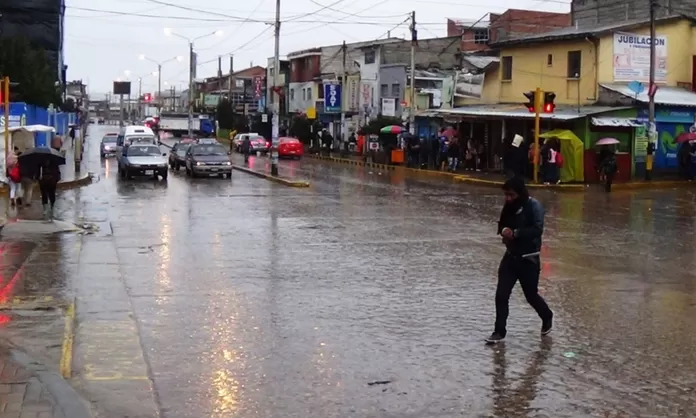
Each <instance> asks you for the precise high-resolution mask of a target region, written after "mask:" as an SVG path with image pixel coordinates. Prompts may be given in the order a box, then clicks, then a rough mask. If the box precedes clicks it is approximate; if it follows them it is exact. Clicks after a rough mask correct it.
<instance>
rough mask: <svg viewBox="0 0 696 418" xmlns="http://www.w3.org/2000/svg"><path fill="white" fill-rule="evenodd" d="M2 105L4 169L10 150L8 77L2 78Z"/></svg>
mask: <svg viewBox="0 0 696 418" xmlns="http://www.w3.org/2000/svg"><path fill="white" fill-rule="evenodd" d="M0 87H2V90H1V91H2V105H3V107H4V111H5V115H4V116H5V163H4V164H3V165H4V166H5V169H7V156H8V153H9V151H10V77H5V78H3V79H2V86H0Z"/></svg>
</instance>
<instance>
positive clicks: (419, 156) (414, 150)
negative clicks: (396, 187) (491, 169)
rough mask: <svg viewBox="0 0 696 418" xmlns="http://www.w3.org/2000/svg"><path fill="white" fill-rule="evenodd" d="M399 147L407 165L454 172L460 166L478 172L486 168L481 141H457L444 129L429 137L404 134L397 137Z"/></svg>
mask: <svg viewBox="0 0 696 418" xmlns="http://www.w3.org/2000/svg"><path fill="white" fill-rule="evenodd" d="M401 148H402V149H404V150H405V152H406V156H407V165H408V166H409V167H411V168H423V169H431V170H443V171H444V170H446V171H451V172H454V171H456V170H458V169H460V168H461V169H463V170H464V171H481V170H482V169H483V168H484V167H486V152H485V148H484V146H483V143H482V142H481V141H477V140H474V139H466V140H460V139H459V138H458V137H457V136H452V135H447V130H446V129H444V128H443V129H441V130H440V131H439V132H438V135H437V136H433V137H431V138H429V139H428V138H419V137H417V136H415V135H411V134H406V135H404V136H402V138H401Z"/></svg>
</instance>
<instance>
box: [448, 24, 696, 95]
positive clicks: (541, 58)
mask: <svg viewBox="0 0 696 418" xmlns="http://www.w3.org/2000/svg"><path fill="white" fill-rule="evenodd" d="M627 32H630V33H637V34H645V35H647V34H649V33H650V29H649V27H648V26H647V25H646V26H645V27H644V28H641V29H630V30H628V31H627ZM657 34H658V35H663V36H666V37H667V55H668V56H667V82H666V85H668V86H676V85H677V83H678V82H683V83H690V82H691V71H692V69H691V67H692V65H691V61H692V56H693V55H696V42H694V40H696V28H692V27H691V23H690V22H689V21H687V20H679V21H672V22H667V23H663V24H658V26H657ZM577 50H579V51H582V63H581V73H580V80H579V81H577V80H573V79H569V78H568V77H567V72H568V51H577ZM548 54H552V55H553V64H552V65H551V66H549V65H547V56H548ZM505 56H511V57H512V80H510V81H503V80H502V62H503V57H505ZM500 59H501V64H500V69H499V70H498V71H497V75H498V88H499V91H498V92H496V91H495V87H494V86H488V85H487V84H488V83H486V85H485V86H484V99H483V100H481V101H472V100H465V101H462V102H461V103H460V102H459V101H457V104H458V105H464V104H476V103H495V102H499V103H524V102H526V98H525V97H524V96H523V93H525V92H528V91H531V90H534V89H535V88H537V87H540V88H541V89H542V90H544V91H553V92H554V93H556V103H557V104H566V105H574V104H577V103H578V97H579V102H580V104H583V105H589V104H592V103H594V102H595V101H596V98H597V95H598V89H599V87H598V83H613V82H614V70H613V64H614V37H613V34H607V35H604V36H602V37H601V38H600V39H599V40H595V41H590V40H585V39H580V40H569V41H558V40H555V41H550V42H545V43H539V44H531V45H520V46H514V47H509V48H503V49H502V50H501V51H500ZM486 81H488V80H486ZM496 93H497V98H496V99H493V98H494V97H496ZM491 99H493V100H492V101H489V100H491Z"/></svg>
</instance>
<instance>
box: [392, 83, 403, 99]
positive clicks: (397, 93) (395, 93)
mask: <svg viewBox="0 0 696 418" xmlns="http://www.w3.org/2000/svg"><path fill="white" fill-rule="evenodd" d="M392 97H396V98H399V97H401V85H399V84H392Z"/></svg>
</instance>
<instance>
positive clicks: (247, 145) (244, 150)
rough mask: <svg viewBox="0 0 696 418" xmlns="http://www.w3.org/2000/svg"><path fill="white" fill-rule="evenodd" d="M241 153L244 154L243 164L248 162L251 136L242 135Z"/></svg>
mask: <svg viewBox="0 0 696 418" xmlns="http://www.w3.org/2000/svg"><path fill="white" fill-rule="evenodd" d="M242 153H243V154H244V164H249V154H251V138H250V137H249V135H244V139H243V140H242Z"/></svg>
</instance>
